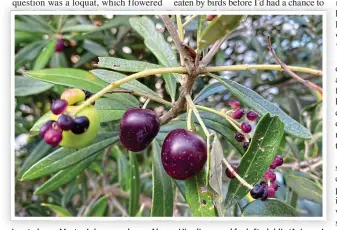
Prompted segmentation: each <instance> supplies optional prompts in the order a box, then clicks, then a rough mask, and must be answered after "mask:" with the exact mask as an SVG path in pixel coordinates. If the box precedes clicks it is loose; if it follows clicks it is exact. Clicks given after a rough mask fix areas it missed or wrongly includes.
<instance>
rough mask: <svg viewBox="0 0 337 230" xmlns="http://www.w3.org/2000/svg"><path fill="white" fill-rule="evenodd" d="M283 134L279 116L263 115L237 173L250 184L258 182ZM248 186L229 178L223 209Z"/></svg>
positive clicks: (235, 199)
mask: <svg viewBox="0 0 337 230" xmlns="http://www.w3.org/2000/svg"><path fill="white" fill-rule="evenodd" d="M283 134H284V124H283V122H282V121H281V120H280V118H279V117H277V116H274V117H271V116H270V114H269V113H267V114H266V115H264V116H263V117H262V118H261V119H260V121H259V123H258V124H257V127H256V130H255V133H254V135H253V137H252V139H251V143H250V145H249V147H248V150H247V152H246V153H245V154H244V155H243V157H242V159H241V162H240V165H239V167H238V174H239V175H240V176H241V177H242V178H243V179H244V180H246V181H247V183H249V184H251V185H253V186H254V185H255V184H257V183H259V181H260V180H261V178H262V177H263V175H264V173H265V172H266V170H267V169H268V168H269V166H270V164H271V163H272V161H273V160H274V158H275V156H276V155H277V153H278V147H279V145H280V143H281V140H282V137H283ZM248 192H249V188H247V187H245V186H243V185H242V184H241V183H240V182H239V181H238V180H237V179H233V180H231V182H230V184H229V188H228V193H227V197H226V200H225V209H228V208H230V207H231V206H233V205H234V204H236V203H237V202H239V201H240V200H241V199H242V198H243V197H244V196H245V195H246V194H247V193H248Z"/></svg>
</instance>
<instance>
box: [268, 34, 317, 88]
mask: <svg viewBox="0 0 337 230" xmlns="http://www.w3.org/2000/svg"><path fill="white" fill-rule="evenodd" d="M267 46H268V49H269V51H270V52H271V54H272V55H273V57H274V59H275V61H276V62H277V63H278V64H279V65H280V66H281V67H282V69H284V71H285V72H286V73H288V74H289V75H290V76H291V77H293V78H294V79H296V80H297V81H299V82H301V83H302V84H304V85H305V86H307V87H309V88H311V89H313V90H315V91H317V92H320V93H321V94H323V89H322V88H321V87H320V86H318V85H316V84H315V83H312V82H311V81H309V80H304V79H302V78H301V77H300V76H298V75H297V74H295V73H294V72H293V71H292V70H291V69H290V68H289V67H288V66H287V65H286V64H285V63H284V62H282V61H281V59H280V58H279V57H278V56H277V54H276V52H275V50H274V49H273V47H272V44H271V39H270V36H267Z"/></svg>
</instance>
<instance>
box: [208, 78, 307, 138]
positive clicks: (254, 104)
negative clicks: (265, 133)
mask: <svg viewBox="0 0 337 230" xmlns="http://www.w3.org/2000/svg"><path fill="white" fill-rule="evenodd" d="M212 77H214V78H215V79H217V80H218V81H219V82H220V83H221V84H223V85H224V86H225V87H226V88H227V90H228V91H229V92H231V93H232V94H233V95H234V96H235V97H236V98H238V99H239V100H240V101H241V102H242V103H244V104H245V105H247V106H248V107H250V108H252V109H254V110H255V111H256V112H257V113H259V114H260V115H263V114H266V113H270V114H271V115H272V116H279V117H280V119H281V120H282V121H283V122H284V130H285V132H286V133H287V134H290V135H293V136H295V137H298V138H302V139H311V138H312V135H311V133H310V131H309V130H307V129H306V128H305V127H304V126H302V125H301V124H300V123H298V122H297V121H295V120H294V119H293V118H291V117H290V116H288V115H287V114H286V113H285V112H284V111H283V110H282V109H280V108H279V107H278V106H276V105H275V104H273V103H271V102H269V101H267V100H266V99H264V98H263V97H261V96H260V95H259V94H258V93H256V92H254V91H253V90H251V89H248V88H246V87H244V86H243V85H240V84H238V83H236V82H234V81H231V80H229V79H224V78H220V77H218V76H215V75H212Z"/></svg>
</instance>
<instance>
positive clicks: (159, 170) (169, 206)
mask: <svg viewBox="0 0 337 230" xmlns="http://www.w3.org/2000/svg"><path fill="white" fill-rule="evenodd" d="M152 177H153V178H152V179H153V183H152V209H151V216H157V217H164V216H172V215H173V187H172V183H171V178H170V177H169V176H168V175H167V174H166V172H165V170H164V168H163V166H162V161H161V149H160V146H159V144H158V142H157V141H156V140H154V141H153V142H152Z"/></svg>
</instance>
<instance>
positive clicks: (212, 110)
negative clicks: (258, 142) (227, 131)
mask: <svg viewBox="0 0 337 230" xmlns="http://www.w3.org/2000/svg"><path fill="white" fill-rule="evenodd" d="M196 107H197V109H200V110H203V111H206V112H209V113H213V114H216V115H218V116H220V117H222V118H224V119H225V120H227V121H228V122H229V123H230V124H231V125H232V126H233V127H234V128H235V129H236V131H238V132H239V133H241V134H242V135H244V136H245V141H246V142H249V138H250V136H249V135H248V134H246V133H243V132H241V128H240V126H238V125H237V124H236V123H237V121H235V120H234V119H233V118H231V117H230V116H228V115H227V114H226V113H225V112H219V111H217V110H215V109H211V108H207V107H204V106H201V105H196Z"/></svg>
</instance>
